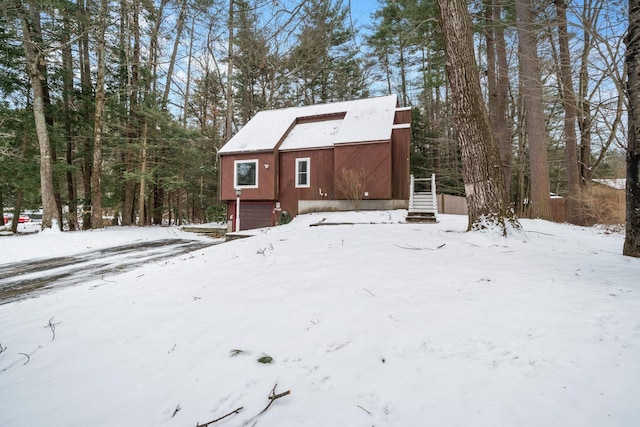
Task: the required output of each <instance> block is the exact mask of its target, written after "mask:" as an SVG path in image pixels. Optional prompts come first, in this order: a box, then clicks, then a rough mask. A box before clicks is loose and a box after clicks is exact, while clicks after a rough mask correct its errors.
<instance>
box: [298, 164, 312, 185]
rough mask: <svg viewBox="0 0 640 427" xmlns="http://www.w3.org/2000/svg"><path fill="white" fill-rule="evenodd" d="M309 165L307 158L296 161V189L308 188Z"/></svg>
mask: <svg viewBox="0 0 640 427" xmlns="http://www.w3.org/2000/svg"><path fill="white" fill-rule="evenodd" d="M310 163H311V159H310V158H309V157H304V158H301V159H296V188H309V187H310V186H311V183H310V179H309V178H310V173H309V172H310V168H309V166H310Z"/></svg>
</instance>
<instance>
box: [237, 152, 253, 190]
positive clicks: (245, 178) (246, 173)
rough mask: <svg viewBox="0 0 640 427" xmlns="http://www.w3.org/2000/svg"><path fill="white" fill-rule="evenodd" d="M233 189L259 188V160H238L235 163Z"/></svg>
mask: <svg viewBox="0 0 640 427" xmlns="http://www.w3.org/2000/svg"><path fill="white" fill-rule="evenodd" d="M234 166H235V167H234V173H233V187H234V188H258V160H257V159H255V160H236V161H235V162H234Z"/></svg>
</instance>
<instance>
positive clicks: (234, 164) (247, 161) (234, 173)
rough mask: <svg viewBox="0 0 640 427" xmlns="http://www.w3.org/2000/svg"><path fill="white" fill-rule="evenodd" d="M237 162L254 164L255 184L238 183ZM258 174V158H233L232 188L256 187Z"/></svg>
mask: <svg viewBox="0 0 640 427" xmlns="http://www.w3.org/2000/svg"><path fill="white" fill-rule="evenodd" d="M238 163H255V165H256V184H255V185H238ZM259 176H260V168H259V162H258V159H247V160H235V161H234V162H233V188H258V177H259Z"/></svg>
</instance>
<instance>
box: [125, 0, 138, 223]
mask: <svg viewBox="0 0 640 427" xmlns="http://www.w3.org/2000/svg"><path fill="white" fill-rule="evenodd" d="M139 7H140V6H139V3H138V0H134V1H133V10H132V12H131V14H132V17H133V20H132V25H131V27H132V28H131V31H132V32H133V55H132V58H131V81H130V83H129V84H130V86H129V103H130V107H129V117H128V124H127V128H128V130H127V134H128V135H127V137H128V139H129V144H128V147H127V148H125V151H124V161H125V164H126V166H125V167H126V172H128V173H129V174H132V173H133V169H134V166H133V148H132V147H131V146H132V145H134V143H135V142H134V141H135V140H136V139H137V138H138V137H139V122H140V118H139V111H138V110H139V109H140V106H139V100H138V84H139V78H140V24H139V23H140V17H139V14H140V9H139ZM134 200H135V181H134V180H133V179H132V178H130V177H126V178H125V184H124V200H123V203H122V225H132V224H133V223H134V210H135V209H134Z"/></svg>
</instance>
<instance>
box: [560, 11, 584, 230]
mask: <svg viewBox="0 0 640 427" xmlns="http://www.w3.org/2000/svg"><path fill="white" fill-rule="evenodd" d="M556 16H557V21H558V47H559V51H560V81H561V87H562V105H563V107H564V140H565V143H564V144H565V155H566V162H567V182H568V190H569V197H568V200H567V203H568V207H569V209H568V218H567V219H568V220H569V222H570V223H572V224H578V223H579V222H580V212H579V209H578V206H579V204H578V203H577V201H578V200H579V199H580V190H581V189H580V170H579V167H578V139H577V136H576V118H577V104H576V94H575V92H574V90H573V77H572V73H571V53H570V51H569V35H568V33H567V4H566V3H565V1H564V0H556Z"/></svg>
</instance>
